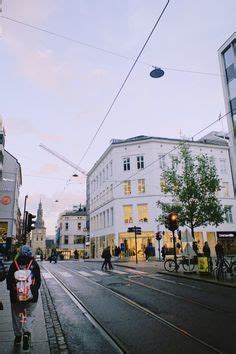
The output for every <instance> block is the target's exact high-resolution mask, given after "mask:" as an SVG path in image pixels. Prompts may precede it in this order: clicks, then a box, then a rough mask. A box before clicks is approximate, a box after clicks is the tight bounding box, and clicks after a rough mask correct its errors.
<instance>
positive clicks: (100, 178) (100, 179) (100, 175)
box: [99, 172, 102, 186]
mask: <svg viewBox="0 0 236 354" xmlns="http://www.w3.org/2000/svg"><path fill="white" fill-rule="evenodd" d="M99 184H100V186H101V185H102V172H100V173H99Z"/></svg>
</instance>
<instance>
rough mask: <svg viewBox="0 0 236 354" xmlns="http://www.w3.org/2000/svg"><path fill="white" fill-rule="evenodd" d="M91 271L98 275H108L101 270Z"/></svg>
mask: <svg viewBox="0 0 236 354" xmlns="http://www.w3.org/2000/svg"><path fill="white" fill-rule="evenodd" d="M92 273H96V274H98V275H105V276H106V275H108V274H107V273H105V272H104V271H102V270H92Z"/></svg>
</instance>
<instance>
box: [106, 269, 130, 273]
mask: <svg viewBox="0 0 236 354" xmlns="http://www.w3.org/2000/svg"><path fill="white" fill-rule="evenodd" d="M109 272H112V273H117V274H128V273H127V272H122V271H121V270H116V269H111V270H109Z"/></svg>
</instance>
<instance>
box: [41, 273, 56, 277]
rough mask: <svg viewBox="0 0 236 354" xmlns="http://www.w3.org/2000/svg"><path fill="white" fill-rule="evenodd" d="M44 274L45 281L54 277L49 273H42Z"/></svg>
mask: <svg viewBox="0 0 236 354" xmlns="http://www.w3.org/2000/svg"><path fill="white" fill-rule="evenodd" d="M41 274H42V276H43V277H44V279H51V278H53V277H52V275H51V274H49V273H46V272H45V273H41Z"/></svg>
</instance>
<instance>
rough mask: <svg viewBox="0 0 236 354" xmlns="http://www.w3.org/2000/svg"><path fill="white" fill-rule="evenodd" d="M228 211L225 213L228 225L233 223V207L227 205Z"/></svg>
mask: <svg viewBox="0 0 236 354" xmlns="http://www.w3.org/2000/svg"><path fill="white" fill-rule="evenodd" d="M226 207H227V210H226V213H225V217H226V222H227V223H233V216H232V205H227V206H226Z"/></svg>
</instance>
